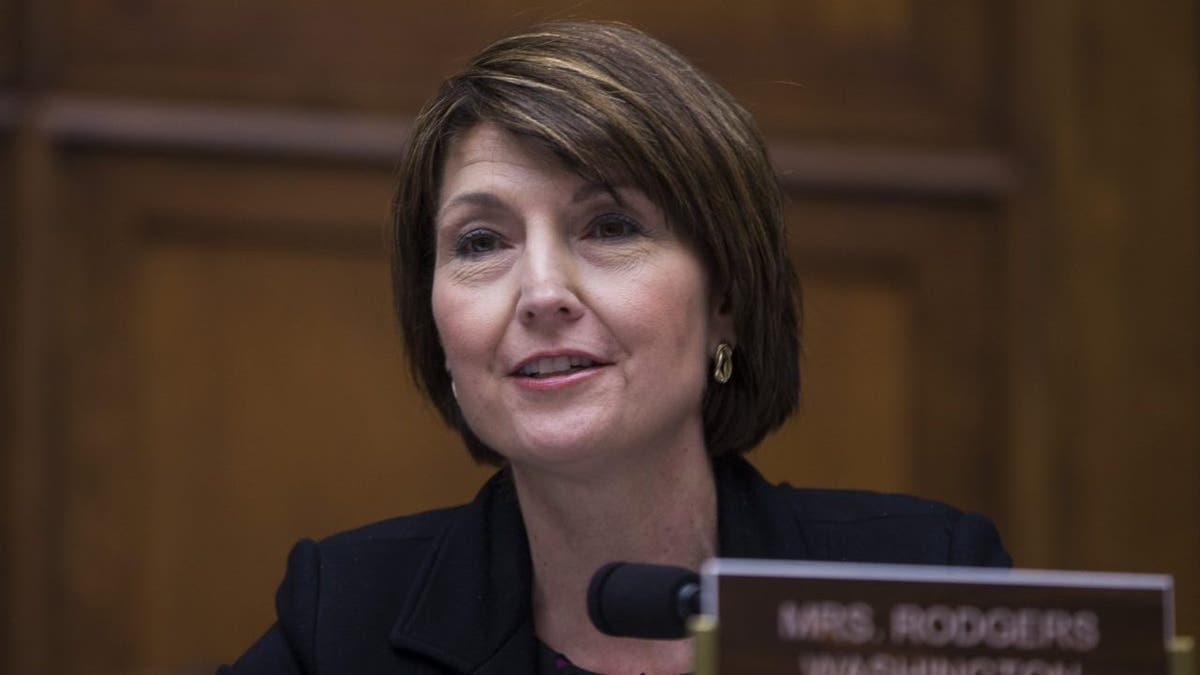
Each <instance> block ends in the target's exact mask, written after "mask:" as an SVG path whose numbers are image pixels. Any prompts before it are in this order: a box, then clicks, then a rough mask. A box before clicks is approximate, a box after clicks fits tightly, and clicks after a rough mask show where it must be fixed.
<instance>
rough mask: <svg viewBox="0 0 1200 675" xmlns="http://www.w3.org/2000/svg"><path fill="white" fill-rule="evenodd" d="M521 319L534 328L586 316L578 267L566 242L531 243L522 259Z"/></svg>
mask: <svg viewBox="0 0 1200 675" xmlns="http://www.w3.org/2000/svg"><path fill="white" fill-rule="evenodd" d="M520 264H521V288H520V297H519V298H518V299H517V307H516V310H517V318H518V319H519V320H520V321H521V323H522V324H524V325H526V326H530V327H535V326H539V327H552V326H554V325H557V324H562V323H570V322H572V321H575V320H577V319H578V318H579V317H581V316H583V303H582V302H581V301H580V299H579V295H578V288H577V286H576V272H577V270H576V267H575V264H574V260H573V259H572V258H571V255H570V252H569V251H568V250H567V246H566V245H565V244H564V243H563V242H557V241H539V240H536V239H531V240H529V241H528V242H527V244H526V247H525V251H524V254H523V255H522V259H521V263H520Z"/></svg>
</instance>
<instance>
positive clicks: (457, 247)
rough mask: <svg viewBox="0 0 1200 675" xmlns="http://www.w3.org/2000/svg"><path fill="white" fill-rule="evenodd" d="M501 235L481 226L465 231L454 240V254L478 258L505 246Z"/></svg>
mask: <svg viewBox="0 0 1200 675" xmlns="http://www.w3.org/2000/svg"><path fill="white" fill-rule="evenodd" d="M503 243H504V242H503V241H501V239H500V235H498V234H496V233H495V232H493V231H491V230H488V229H484V228H479V229H475V230H471V231H470V232H466V233H464V234H463V235H462V236H460V237H459V238H458V241H456V242H454V254H455V255H456V256H459V257H462V258H477V257H479V256H483V255H487V254H488V253H492V252H493V251H497V250H499V249H500V248H501V247H502V246H503Z"/></svg>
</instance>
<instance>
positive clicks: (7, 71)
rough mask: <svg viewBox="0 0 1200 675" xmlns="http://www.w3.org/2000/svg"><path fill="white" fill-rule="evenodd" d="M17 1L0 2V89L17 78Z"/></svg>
mask: <svg viewBox="0 0 1200 675" xmlns="http://www.w3.org/2000/svg"><path fill="white" fill-rule="evenodd" d="M17 20H18V17H17V0H0V87H2V86H4V85H7V84H11V83H12V82H13V81H14V80H16V77H17V57H18V52H17V50H18V49H19V48H20V45H21V42H20V40H19V39H18V36H17Z"/></svg>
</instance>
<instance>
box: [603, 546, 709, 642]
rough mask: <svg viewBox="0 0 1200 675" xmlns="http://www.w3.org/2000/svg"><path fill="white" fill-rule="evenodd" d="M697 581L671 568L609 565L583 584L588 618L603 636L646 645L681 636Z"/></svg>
mask: <svg viewBox="0 0 1200 675" xmlns="http://www.w3.org/2000/svg"><path fill="white" fill-rule="evenodd" d="M699 583H700V577H699V576H698V575H697V574H696V573H695V572H693V571H691V570H689V569H685V568H683V567H674V566H672V565H650V564H642V563H628V562H611V563H608V564H607V565H605V566H603V567H601V568H600V569H598V570H596V573H595V574H594V575H593V576H592V582H591V583H590V584H589V585H588V616H589V617H590V618H591V620H592V624H593V625H595V626H596V629H597V630H599V631H600V632H601V633H604V634H605V635H613V636H616V637H632V638H643V639H650V640H675V639H678V638H682V637H687V620H688V617H689V616H690V615H691V614H694V613H696V611H697V609H696V599H697V596H698V593H697V589H698V588H699Z"/></svg>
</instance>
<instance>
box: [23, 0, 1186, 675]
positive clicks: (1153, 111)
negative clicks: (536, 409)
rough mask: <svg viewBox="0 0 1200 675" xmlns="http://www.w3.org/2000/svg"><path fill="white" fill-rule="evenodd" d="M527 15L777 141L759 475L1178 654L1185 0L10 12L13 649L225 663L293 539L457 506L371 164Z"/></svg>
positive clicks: (468, 485)
mask: <svg viewBox="0 0 1200 675" xmlns="http://www.w3.org/2000/svg"><path fill="white" fill-rule="evenodd" d="M550 18H604V19H619V20H623V21H628V22H631V23H633V24H635V25H637V26H640V27H642V28H644V29H646V30H648V31H649V32H651V33H652V34H654V35H656V36H658V37H659V38H662V39H663V40H665V41H667V42H668V43H670V44H672V45H674V46H675V47H677V48H678V49H680V50H681V51H683V52H684V53H685V54H686V55H687V56H688V57H690V58H691V59H693V60H694V61H695V62H696V63H697V64H698V65H699V66H701V67H702V68H703V69H705V70H707V71H708V72H709V73H711V74H712V75H714V76H715V77H716V79H717V80H719V81H720V82H721V83H722V84H724V85H725V86H726V87H727V88H729V89H730V90H731V91H732V92H733V93H734V94H735V95H736V96H737V97H738V98H739V99H740V100H741V101H742V102H743V103H744V104H745V105H746V106H747V107H748V108H749V109H750V110H751V111H752V112H753V113H754V114H755V115H756V116H757V118H758V120H759V121H760V123H761V126H762V127H763V129H764V131H765V133H766V135H767V137H768V140H769V145H770V149H771V152H772V156H773V158H774V160H775V162H776V164H777V166H778V169H779V172H780V174H781V176H782V179H783V183H784V185H785V187H786V189H787V192H788V195H789V199H790V202H789V207H788V208H789V212H788V217H789V227H790V228H791V247H792V251H791V253H792V255H793V256H794V258H795V260H796V262H797V264H798V267H799V270H800V271H801V276H802V280H803V283H804V286H805V302H806V312H805V327H804V330H805V334H806V337H807V345H806V352H807V353H806V356H805V360H804V364H803V372H804V373H805V377H806V380H805V403H804V409H803V411H802V414H801V415H800V416H799V417H797V418H796V419H795V420H794V421H793V422H792V423H791V424H789V426H787V428H785V429H784V430H783V431H781V432H779V433H778V434H776V435H775V436H773V437H771V438H769V439H768V441H767V442H766V443H765V444H764V445H763V446H762V447H761V448H760V449H759V450H758V451H757V452H756V453H754V455H753V461H754V462H755V463H757V464H758V465H759V466H760V467H762V468H763V469H764V470H765V471H766V472H767V473H768V475H769V476H770V477H772V478H773V479H775V480H787V481H790V482H792V483H794V484H799V485H817V486H852V487H863V488H870V489H876V490H899V491H906V492H914V493H918V494H921V495H924V496H927V497H933V498H937V499H941V500H945V501H949V502H952V503H954V504H956V505H958V506H960V507H963V508H968V509H973V510H978V511H982V512H984V513H986V514H988V515H990V516H991V517H992V518H994V519H995V520H996V522H997V523H998V524H999V526H1000V528H1001V531H1002V533H1003V536H1004V539H1005V541H1006V543H1007V545H1008V546H1009V548H1010V549H1011V551H1012V553H1013V554H1014V557H1015V558H1016V560H1017V563H1018V564H1019V565H1020V566H1023V567H1043V568H1046V567H1048V568H1079V569H1093V570H1130V571H1147V572H1162V573H1170V574H1173V575H1175V579H1176V582H1177V596H1176V597H1177V602H1178V626H1179V632H1181V633H1191V634H1195V633H1197V632H1200V435H1198V431H1197V413H1198V411H1200V394H1198V388H1200V364H1198V356H1200V335H1198V330H1197V329H1198V326H1197V317H1198V314H1200V274H1198V272H1197V259H1198V258H1200V246H1198V226H1197V196H1196V183H1197V71H1198V69H1197V61H1198V58H1197V41H1196V35H1197V8H1196V3H1195V2H1190V1H1186V0H1179V1H1171V0H1156V1H1154V2H1147V3H1136V4H1134V3H1127V2H1122V1H1120V0H1096V1H1088V0H1055V1H1053V2H1043V1H1041V0H1012V1H1010V2H1001V1H989V0H961V1H956V2H943V1H936V0H739V1H738V2H725V1H718V0H694V1H693V2H689V3H685V4H677V3H674V2H669V1H668V0H614V1H610V2H605V3H600V2H586V1H585V2H557V1H555V0H546V1H545V2H541V3H538V4H526V3H524V2H521V1H520V0H490V1H486V2H485V1H482V0H475V1H471V0H447V1H445V2H441V3H415V2H403V1H399V0H353V1H344V0H308V1H306V2H292V1H285V0H204V1H197V0H173V1H171V2H167V1H166V0H106V1H104V2H101V1H99V0H0V191H2V192H0V194H2V195H3V196H2V197H0V223H2V227H0V336H2V339H0V434H2V436H0V460H2V464H0V466H2V467H3V468H2V469H0V472H2V473H0V476H2V479H3V480H2V481H0V503H2V504H3V508H2V509H0V579H3V582H4V583H3V584H2V585H0V608H3V610H4V614H5V621H4V623H3V624H0V627H2V630H0V655H3V658H2V659H0V668H3V669H6V671H7V672H8V673H12V674H13V675H17V674H22V675H24V674H27V673H28V674H35V675H36V674H42V673H47V674H49V673H63V674H75V673H79V674H83V673H87V674H89V675H98V674H99V675H105V674H114V675H115V674H127V673H163V674H167V673H178V674H182V673H193V672H209V671H210V670H211V668H212V667H213V666H214V665H215V664H217V663H219V662H221V661H224V660H230V659H233V658H235V657H236V656H237V655H238V654H239V653H240V652H241V651H242V650H243V649H244V648H245V647H246V646H247V645H248V644H249V643H250V642H251V641H252V640H254V639H255V638H256V637H257V636H258V635H259V634H260V633H261V632H262V631H263V630H264V629H265V628H266V627H267V625H269V623H270V622H271V620H272V613H273V610H272V601H273V594H274V589H275V586H276V584H277V583H278V581H279V579H280V577H281V575H282V572H283V568H284V560H285V556H286V553H287V550H288V548H289V546H290V545H291V544H292V543H293V542H294V541H295V540H296V539H297V538H299V537H304V536H312V537H320V536H323V535H326V534H329V533H331V532H334V531H338V530H341V529H345V528H348V527H351V526H354V525H356V524H360V523H364V522H367V521H371V520H375V519H379V518H384V517H388V516H392V515H397V514H402V513H406V512H411V511H414V510H418V509H425V508H430V507H434V506H441V505H448V504H453V503H457V502H460V501H463V500H466V499H469V498H470V496H471V495H472V494H473V493H474V491H475V489H476V488H477V486H478V485H479V484H480V483H481V482H482V480H483V478H484V477H485V476H486V475H487V474H488V473H489V471H488V470H487V469H483V468H479V467H475V466H473V465H472V464H471V463H470V461H469V460H468V458H467V455H466V453H465V451H464V450H462V448H461V447H460V444H459V442H458V441H457V439H456V438H454V437H453V436H451V435H450V434H448V433H447V432H446V431H445V430H444V429H443V428H442V426H441V425H440V423H439V422H438V421H437V420H436V419H435V417H434V416H433V413H432V411H431V409H430V408H429V407H428V406H426V405H425V404H423V403H422V402H421V401H420V400H419V398H418V397H417V396H416V395H415V393H414V391H413V388H412V386H411V385H410V383H409V378H408V373H407V371H406V368H405V366H404V365H403V362H402V357H401V352H400V345H399V339H398V336H397V332H396V329H395V327H394V320H393V318H392V314H391V309H390V305H389V303H390V299H389V295H388V294H389V291H388V279H387V270H386V258H385V254H384V247H383V240H384V231H385V228H386V225H387V219H388V204H389V200H390V198H391V195H390V193H391V186H392V176H393V168H394V166H395V164H396V160H397V157H398V155H399V152H400V148H401V146H402V142H403V139H404V136H405V133H406V129H407V128H408V124H409V122H410V120H411V119H412V117H413V115H414V114H415V112H416V110H417V109H418V107H419V106H420V104H421V103H422V102H423V101H424V100H425V99H426V98H428V97H429V96H431V95H432V93H433V91H434V90H435V88H436V86H437V84H438V82H439V81H440V80H441V79H442V78H443V77H445V76H446V75H448V74H450V73H452V72H454V71H455V70H456V69H457V68H458V67H460V66H461V65H462V64H463V63H464V62H465V60H466V59H467V58H468V57H469V56H470V55H471V54H473V53H474V52H475V51H477V50H478V49H480V48H481V47H482V46H484V45H485V44H487V43H488V42H490V41H491V40H492V39H494V38H496V37H498V36H501V35H503V34H505V33H507V32H510V31H511V30H513V29H516V28H518V27H521V26H525V25H528V24H530V23H533V22H536V21H539V20H544V19H550Z"/></svg>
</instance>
